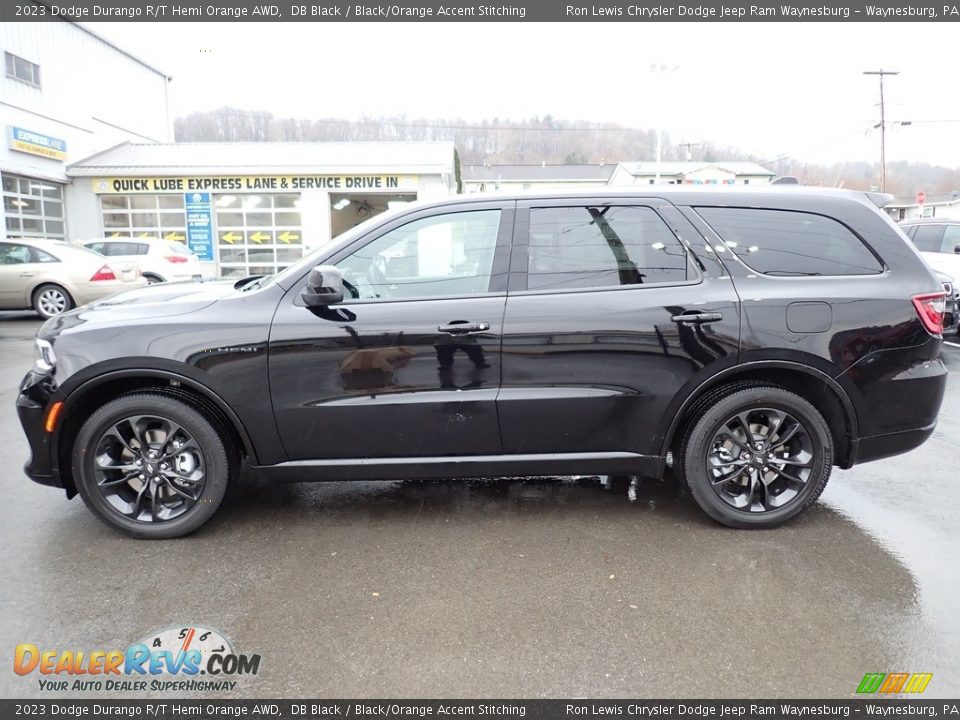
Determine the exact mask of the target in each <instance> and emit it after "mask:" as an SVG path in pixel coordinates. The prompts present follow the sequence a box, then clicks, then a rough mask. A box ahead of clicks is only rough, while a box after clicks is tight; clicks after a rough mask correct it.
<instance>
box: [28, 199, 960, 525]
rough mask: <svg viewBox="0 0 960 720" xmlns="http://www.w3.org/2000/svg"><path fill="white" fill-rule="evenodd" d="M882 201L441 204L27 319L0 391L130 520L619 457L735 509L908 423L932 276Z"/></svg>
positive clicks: (920, 392)
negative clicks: (215, 278) (311, 485)
mask: <svg viewBox="0 0 960 720" xmlns="http://www.w3.org/2000/svg"><path fill="white" fill-rule="evenodd" d="M885 197H886V196H876V195H872V194H866V193H853V192H847V191H837V190H824V189H815V188H799V189H793V188H789V187H784V186H779V187H776V188H769V189H753V188H744V189H742V190H739V189H730V188H725V189H716V190H714V191H711V190H710V189H692V188H675V189H672V190H671V189H666V188H659V187H658V188H648V189H645V190H644V191H642V192H638V191H619V192H615V191H608V192H604V193H599V194H579V193H576V194H565V195H512V196H511V195H506V196H487V195H474V196H470V197H463V196H458V197H456V198H451V199H448V200H445V201H442V202H436V203H432V204H419V205H408V206H406V207H405V208H403V209H402V210H398V211H393V212H388V213H385V214H383V215H379V216H377V217H375V218H372V219H370V220H368V221H367V222H365V223H364V224H362V225H359V226H357V227H356V228H353V229H352V230H350V231H348V232H347V233H345V234H344V235H342V236H341V237H340V238H339V239H338V240H336V241H335V242H333V243H332V244H331V245H328V246H327V247H325V248H322V249H320V250H318V251H316V252H314V253H313V254H311V255H309V256H308V257H306V258H304V259H303V260H302V261H301V262H298V263H296V264H295V265H293V266H291V267H289V268H287V269H286V270H284V271H282V272H280V273H279V274H277V275H274V276H269V277H260V278H255V279H254V278H247V279H244V280H240V281H237V282H236V283H231V282H225V281H221V282H214V283H203V284H192V283H182V284H173V285H165V286H159V287H152V288H149V289H146V290H138V291H133V292H128V293H123V294H121V295H119V296H116V297H113V298H110V299H107V300H103V301H100V302H97V303H94V304H93V305H90V306H87V307H85V308H81V309H79V310H75V311H72V312H69V313H65V314H63V315H61V316H58V317H56V318H54V319H53V320H50V321H48V322H47V323H46V324H45V325H44V326H43V327H42V328H41V329H40V331H39V333H38V336H37V340H36V366H35V367H34V369H33V370H32V371H31V372H30V373H29V374H28V375H27V376H26V377H25V378H24V380H23V383H22V386H21V390H20V395H19V398H18V400H17V406H18V411H19V416H20V419H21V422H22V424H23V427H24V430H25V431H26V435H27V438H28V439H29V443H30V447H31V452H32V457H31V458H30V460H29V462H28V463H27V465H26V472H27V474H28V475H29V476H30V477H31V478H33V479H34V480H36V481H37V482H40V483H44V484H48V485H53V486H57V487H61V488H64V489H65V490H66V494H67V496H68V497H72V496H73V495H75V494H77V493H79V494H80V495H81V497H82V498H83V500H84V501H85V502H86V504H87V505H88V506H89V508H90V509H91V510H93V512H95V513H96V514H97V515H98V516H99V517H100V518H101V519H102V520H104V521H105V522H106V523H107V524H109V525H110V526H112V527H114V528H116V529H118V530H122V531H125V532H127V533H129V534H131V535H134V536H137V537H142V538H168V537H174V536H179V535H183V534H186V533H189V532H191V531H193V530H196V529H197V528H199V527H200V526H201V525H203V523H205V522H206V521H207V520H208V519H209V518H210V517H211V516H212V515H213V514H214V512H216V510H217V508H218V507H219V506H220V504H221V501H222V500H223V497H224V493H225V491H226V489H227V485H228V484H229V483H230V482H233V481H234V480H235V479H236V477H237V474H238V468H239V467H240V466H241V462H242V461H243V460H244V458H246V460H247V461H248V462H249V464H250V466H251V467H252V469H253V472H254V473H256V474H257V475H259V476H261V477H262V478H264V479H266V480H273V481H287V480H354V479H387V478H391V479H393V478H456V477H476V476H490V475H536V476H542V475H578V474H636V475H644V476H652V477H659V476H661V475H663V474H664V473H665V471H666V469H667V468H668V467H670V466H672V468H673V471H674V473H675V474H676V475H677V476H678V477H679V478H680V479H681V480H682V482H684V483H686V485H687V486H688V487H689V489H690V492H691V494H692V496H693V499H694V500H695V501H696V502H697V503H698V504H699V506H700V507H701V508H702V509H703V510H704V511H705V512H706V513H707V514H708V515H709V516H710V517H712V518H714V519H715V520H717V521H719V522H721V523H724V524H726V525H729V526H732V527H739V528H766V527H773V526H775V525H779V524H780V523H782V522H784V521H786V520H788V519H790V518H792V517H794V516H796V515H797V514H799V513H800V512H802V511H803V510H804V509H806V508H808V507H809V506H810V505H812V504H813V503H814V502H815V501H816V500H817V498H818V497H819V496H820V493H821V492H823V489H824V487H825V485H826V483H827V480H828V478H829V477H830V472H831V468H832V466H834V465H837V466H840V467H843V468H849V467H851V466H853V465H855V464H857V463H863V462H867V461H870V460H876V459H879V458H883V457H887V456H890V455H895V454H898V453H903V452H906V451H907V450H911V449H913V448H915V447H917V446H919V445H920V444H921V443H923V442H924V441H925V440H926V439H927V438H928V437H929V436H930V434H931V433H932V432H933V430H934V426H935V424H936V421H937V414H938V411H939V408H940V403H941V401H942V398H943V393H944V387H945V383H946V376H947V372H946V369H945V367H944V364H943V362H942V360H941V357H940V353H941V343H942V337H941V330H942V322H943V313H944V305H945V301H944V298H945V293H944V289H943V286H942V285H941V284H940V282H939V281H938V280H937V278H936V277H935V276H934V275H933V273H932V272H931V270H930V268H929V267H928V266H927V265H926V264H925V263H924V262H923V260H922V259H921V257H920V255H919V254H918V253H917V252H916V251H915V250H913V249H912V248H909V246H908V244H907V242H906V240H905V238H904V236H903V234H902V233H901V232H899V230H898V229H897V228H896V225H895V224H894V223H893V221H892V220H890V219H889V218H888V217H887V216H886V215H884V214H883V213H882V212H880V211H879V210H878V205H879V204H882V202H883V200H882V199H881V198H885Z"/></svg>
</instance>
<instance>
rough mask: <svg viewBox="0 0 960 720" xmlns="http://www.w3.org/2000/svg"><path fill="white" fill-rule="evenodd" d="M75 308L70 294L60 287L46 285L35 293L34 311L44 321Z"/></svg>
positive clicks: (50, 284) (51, 284)
mask: <svg viewBox="0 0 960 720" xmlns="http://www.w3.org/2000/svg"><path fill="white" fill-rule="evenodd" d="M72 307H73V298H72V297H70V293H68V292H67V291H66V290H64V289H63V288H62V287H60V286H59V285H54V284H53V283H46V284H45V285H41V286H40V287H38V288H37V289H36V290H34V291H33V309H34V310H36V311H37V314H38V315H40V317H42V318H43V319H44V320H49V319H50V318H52V317H56V316H57V315H60V314H61V313H65V312H66V311H67V310H69V309H70V308H72Z"/></svg>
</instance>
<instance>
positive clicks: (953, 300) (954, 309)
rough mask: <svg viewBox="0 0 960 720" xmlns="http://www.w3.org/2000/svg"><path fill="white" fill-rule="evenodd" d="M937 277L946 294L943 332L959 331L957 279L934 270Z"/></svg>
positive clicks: (959, 314) (959, 307)
mask: <svg viewBox="0 0 960 720" xmlns="http://www.w3.org/2000/svg"><path fill="white" fill-rule="evenodd" d="M934 272H935V273H936V275H937V278H938V279H939V280H940V282H941V283H942V284H943V290H944V292H946V294H947V299H946V307H945V309H944V312H943V334H944V335H952V334H954V333H957V332H960V287H958V286H957V281H956V280H955V279H954V278H952V277H950V276H949V275H947V274H946V273H942V272H940V271H939V270H934Z"/></svg>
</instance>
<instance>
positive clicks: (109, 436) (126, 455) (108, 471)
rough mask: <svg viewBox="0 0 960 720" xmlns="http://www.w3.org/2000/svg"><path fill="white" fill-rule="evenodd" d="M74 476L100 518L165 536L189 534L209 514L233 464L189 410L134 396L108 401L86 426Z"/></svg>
mask: <svg viewBox="0 0 960 720" xmlns="http://www.w3.org/2000/svg"><path fill="white" fill-rule="evenodd" d="M151 452H153V453H155V455H150V453H151ZM161 462H163V464H161ZM141 471H142V472H141ZM73 477H74V481H75V483H76V486H77V491H78V492H79V493H80V496H81V497H82V498H83V502H84V503H85V504H86V505H87V507H88V508H90V510H92V511H93V513H94V514H95V515H97V517H99V518H100V520H102V521H103V522H104V523H106V524H107V525H109V526H110V527H112V528H114V529H116V530H119V531H121V532H123V533H126V534H127V535H131V536H133V537H136V538H144V539H166V538H175V537H181V536H183V535H187V534H189V533H191V532H193V531H194V530H196V529H197V528H199V527H200V526H201V525H203V524H204V523H205V522H207V520H209V519H210V518H211V517H212V516H213V514H214V513H215V512H216V511H217V509H218V508H219V507H220V504H221V503H222V502H223V498H224V495H225V493H226V490H227V484H228V483H229V481H230V463H229V460H228V457H227V452H226V448H225V443H224V438H223V436H222V434H221V433H220V432H218V430H217V429H216V427H215V426H214V425H212V424H211V423H210V421H209V420H207V419H206V418H205V417H204V416H203V415H201V414H200V413H199V412H197V411H196V410H195V409H194V408H192V407H191V406H190V405H188V404H186V403H184V402H182V401H180V400H177V399H174V398H171V397H167V396H164V395H158V394H153V393H137V394H131V395H124V396H122V397H120V398H117V399H116V400H113V401H111V402H109V403H107V404H106V405H104V406H103V407H101V408H100V409H98V410H97V411H95V412H94V413H93V414H92V415H91V416H90V417H89V418H88V419H87V421H86V422H85V423H84V424H83V426H82V427H81V428H80V432H79V433H78V434H77V439H76V442H75V444H74V450H73ZM151 477H152V478H154V480H153V481H152V482H151ZM141 478H144V479H145V480H146V482H144V481H143V480H141ZM155 500H156V501H155Z"/></svg>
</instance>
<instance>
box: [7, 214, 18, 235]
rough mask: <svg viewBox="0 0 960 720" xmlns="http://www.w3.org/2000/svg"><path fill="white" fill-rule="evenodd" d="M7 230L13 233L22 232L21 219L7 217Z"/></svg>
mask: <svg viewBox="0 0 960 720" xmlns="http://www.w3.org/2000/svg"><path fill="white" fill-rule="evenodd" d="M7 230H9V231H11V232H17V233H18V232H20V218H16V217H9V216H8V217H7Z"/></svg>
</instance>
